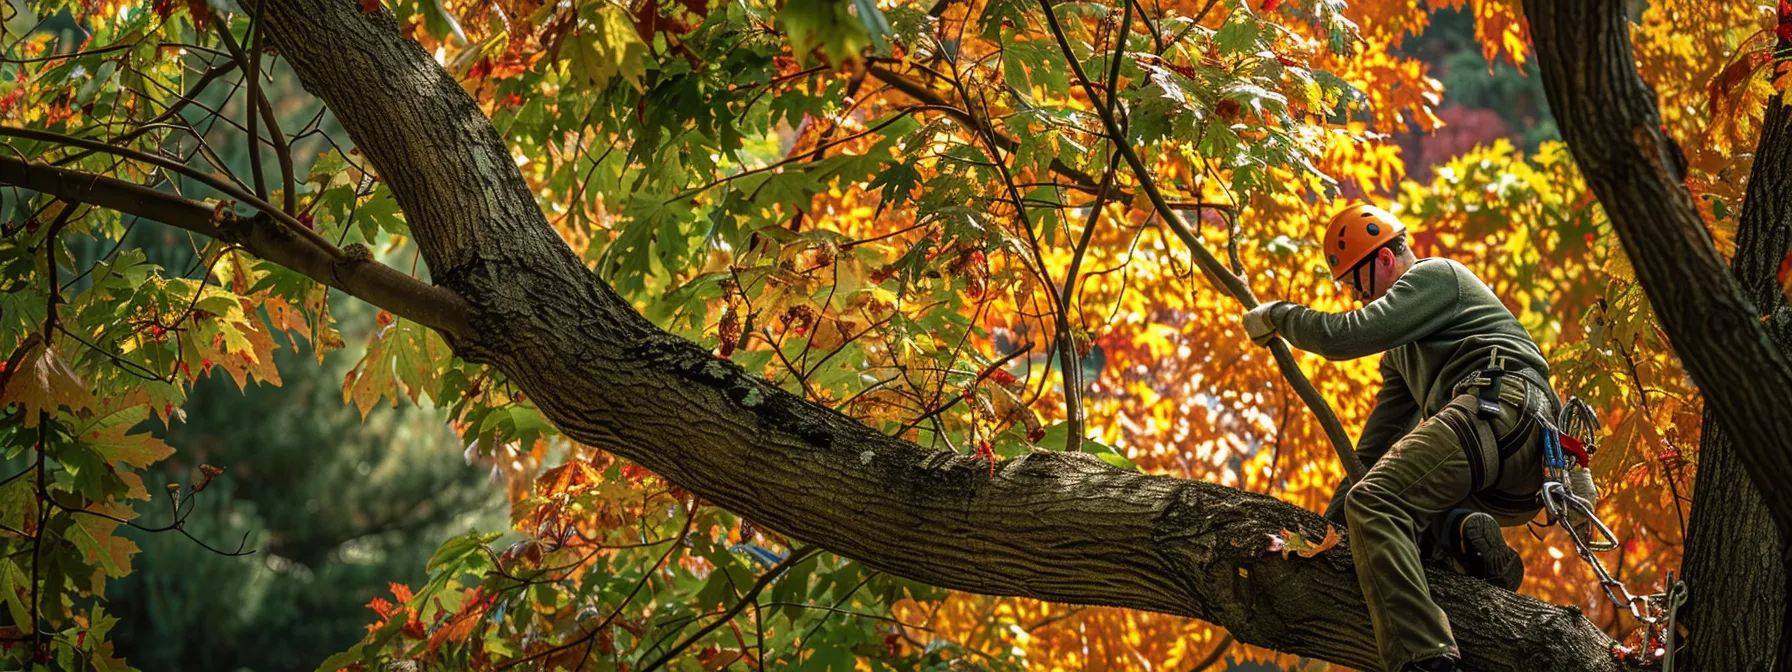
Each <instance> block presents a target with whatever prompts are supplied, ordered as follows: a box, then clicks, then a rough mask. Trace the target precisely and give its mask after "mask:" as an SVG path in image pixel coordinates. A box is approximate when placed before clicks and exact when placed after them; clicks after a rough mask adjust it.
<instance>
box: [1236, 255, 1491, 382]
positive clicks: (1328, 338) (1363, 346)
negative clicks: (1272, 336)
mask: <svg viewBox="0 0 1792 672" xmlns="http://www.w3.org/2000/svg"><path fill="white" fill-rule="evenodd" d="M1459 283H1460V281H1459V280H1458V278H1457V277H1456V272H1455V270H1454V269H1452V268H1451V267H1450V263H1449V262H1447V261H1438V262H1434V263H1421V264H1417V265H1415V266H1413V267H1412V269H1410V270H1408V271H1407V272H1406V274H1405V275H1402V276H1401V277H1400V280H1399V281H1398V282H1395V283H1394V286H1393V287H1391V288H1389V289H1388V293H1387V295H1385V296H1383V297H1381V298H1379V299H1376V300H1374V301H1371V302H1369V305H1366V306H1363V307H1362V308H1359V309H1357V310H1353V311H1350V312H1347V313H1322V312H1319V311H1316V310H1312V309H1309V308H1307V307H1306V306H1301V305H1298V304H1293V303H1281V304H1276V306H1275V307H1273V308H1271V309H1270V310H1269V319H1270V321H1272V322H1274V323H1275V326H1276V331H1278V332H1280V333H1281V335H1282V337H1283V338H1286V339H1288V343H1289V344H1290V345H1293V346H1294V347H1297V348H1300V349H1302V350H1305V351H1307V352H1311V353H1315V354H1318V355H1320V356H1322V357H1325V358H1326V359H1356V358H1358V357H1367V356H1369V355H1372V354H1375V353H1377V352H1386V351H1388V350H1392V349H1394V348H1397V347H1399V346H1402V345H1405V344H1407V343H1411V342H1413V341H1415V340H1418V339H1420V338H1423V337H1424V336H1425V335H1427V334H1430V333H1431V332H1433V331H1436V330H1437V329H1438V328H1440V327H1442V326H1444V325H1445V324H1447V323H1448V322H1449V321H1450V318H1451V317H1453V316H1454V315H1455V313H1456V305H1457V303H1458V302H1459V301H1460V298H1461V287H1460V284H1459Z"/></svg>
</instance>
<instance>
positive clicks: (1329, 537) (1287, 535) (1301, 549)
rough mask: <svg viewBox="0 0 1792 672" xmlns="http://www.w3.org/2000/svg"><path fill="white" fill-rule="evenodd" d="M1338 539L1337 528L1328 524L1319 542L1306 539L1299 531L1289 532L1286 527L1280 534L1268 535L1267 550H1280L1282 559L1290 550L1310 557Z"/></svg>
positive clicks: (1331, 545)
mask: <svg viewBox="0 0 1792 672" xmlns="http://www.w3.org/2000/svg"><path fill="white" fill-rule="evenodd" d="M1339 540H1340V537H1339V536H1338V528H1336V527H1333V526H1330V525H1328V526H1326V528H1325V538H1324V539H1321V540H1319V543H1313V542H1311V541H1308V540H1307V538H1306V537H1304V536H1302V535H1301V533H1299V532H1290V531H1288V530H1287V529H1283V530H1282V533H1281V534H1280V535H1275V534H1272V535H1269V548H1268V549H1267V550H1269V551H1271V552H1275V551H1281V552H1282V559H1284V560H1286V559H1288V554H1289V553H1290V552H1293V553H1294V554H1296V555H1299V556H1300V557H1303V558H1311V557H1313V556H1315V555H1319V554H1320V553H1324V552H1325V551H1326V549H1329V548H1331V547H1333V546H1337V545H1338V541H1339Z"/></svg>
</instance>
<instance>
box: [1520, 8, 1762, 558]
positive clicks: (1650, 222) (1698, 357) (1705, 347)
mask: <svg viewBox="0 0 1792 672" xmlns="http://www.w3.org/2000/svg"><path fill="white" fill-rule="evenodd" d="M1626 4H1627V3H1625V2H1624V1H1623V0H1572V1H1558V0H1526V2H1525V3H1524V7H1525V15H1526V16H1527V17H1528V18H1529V20H1530V25H1531V37H1532V40H1533V41H1534V42H1535V45H1536V48H1537V63H1538V67H1539V69H1540V70H1541V71H1542V73H1543V84H1544V89H1545V91H1546V92H1547V93H1548V95H1549V107H1550V111H1551V112H1552V113H1554V115H1555V118H1556V122H1557V123H1558V124H1559V125H1560V126H1561V128H1562V137H1563V138H1564V139H1565V140H1567V142H1568V146H1569V148H1570V149H1572V150H1573V151H1574V159H1575V162H1576V163H1577V164H1578V165H1579V166H1580V170H1581V172H1582V173H1584V174H1585V175H1586V177H1587V183H1588V184H1589V185H1590V186H1592V188H1593V193H1594V194H1596V195H1597V196H1598V197H1599V203H1600V205H1603V206H1604V207H1605V212H1606V215H1607V216H1609V217H1610V218H1611V221H1612V227H1613V228H1614V229H1616V230H1617V232H1618V238H1619V240H1621V241H1623V243H1624V250H1625V252H1626V253H1627V254H1629V255H1630V259H1631V261H1632V262H1633V263H1632V265H1633V266H1635V268H1636V274H1637V278H1638V279H1639V280H1640V281H1641V282H1642V285H1643V290H1644V292H1645V293H1647V294H1648V296H1649V302H1650V303H1651V304H1652V305H1653V307H1654V309H1655V313H1656V315H1657V316H1659V317H1660V319H1661V324H1662V328H1663V329H1664V330H1666V331H1667V334H1668V338H1669V339H1670V340H1671V341H1672V342H1673V344H1674V352H1675V354H1677V355H1679V356H1680V361H1681V363H1682V364H1684V365H1685V366H1686V371H1687V373H1688V374H1690V375H1691V376H1692V379H1693V381H1694V382H1695V383H1697V384H1698V386H1699V391H1700V392H1702V393H1703V394H1704V395H1705V402H1706V408H1708V409H1710V410H1711V411H1712V412H1713V413H1714V414H1715V415H1716V417H1717V420H1718V422H1719V423H1720V424H1721V425H1722V426H1723V428H1724V431H1725V433H1726V434H1728V435H1730V436H1731V437H1733V438H1734V439H1735V447H1736V452H1737V454H1738V456H1739V457H1740V458H1741V460H1742V462H1743V464H1745V465H1747V466H1748V470H1747V471H1748V474H1749V476H1750V478H1751V479H1752V480H1753V481H1754V483H1755V486H1756V487H1757V488H1759V489H1760V491H1761V493H1762V495H1763V496H1765V498H1766V500H1767V502H1768V506H1769V507H1770V508H1771V510H1772V512H1773V517H1774V521H1775V523H1776V524H1777V525H1778V526H1779V528H1780V530H1781V531H1782V532H1783V533H1785V532H1792V487H1789V486H1788V484H1792V412H1788V410H1787V409H1792V365H1788V363H1787V358H1786V356H1785V353H1782V352H1781V351H1780V350H1779V348H1777V347H1775V346H1774V344H1773V342H1772V341H1771V340H1770V339H1769V337H1768V333H1767V329H1766V327H1765V326H1764V325H1763V324H1762V323H1761V318H1762V316H1763V315H1765V314H1766V313H1767V311H1770V310H1772V306H1765V307H1757V306H1756V305H1754V304H1753V303H1752V302H1751V301H1749V299H1748V297H1746V296H1745V295H1744V294H1743V291H1742V288H1741V286H1740V285H1738V284H1737V282H1736V280H1735V278H1734V277H1733V276H1732V275H1731V274H1730V269H1729V267H1728V266H1727V265H1725V263H1724V260H1723V257H1722V256H1720V255H1718V253H1717V248H1716V247H1715V246H1714V245H1713V244H1712V241H1711V235H1710V233H1709V232H1708V231H1706V229H1705V224H1704V221H1703V220H1701V219H1700V218H1699V214H1698V211H1697V210H1696V209H1695V208H1694V206H1693V202H1692V199H1691V197H1690V196H1688V194H1687V192H1686V189H1685V188H1684V186H1683V185H1682V180H1683V179H1684V174H1683V172H1684V170H1685V160H1684V159H1683V158H1682V157H1681V155H1680V150H1679V148H1678V146H1677V145H1675V144H1674V141H1673V139H1672V138H1670V137H1668V136H1667V135H1666V133H1665V132H1664V131H1663V130H1662V127H1661V117H1660V115H1659V113H1658V111H1657V109H1656V104H1655V93H1654V91H1652V90H1650V88H1649V86H1648V85H1647V84H1646V83H1644V82H1643V79H1642V76H1641V75H1639V74H1638V73H1637V70H1636V66H1635V60H1634V57H1633V55H1632V53H1631V48H1630V31H1629V28H1630V27H1629V23H1628V20H1627V18H1626V11H1625V7H1626ZM1752 192H1753V190H1752V189H1751V194H1750V197H1751V198H1753V196H1754V195H1753V193H1752Z"/></svg>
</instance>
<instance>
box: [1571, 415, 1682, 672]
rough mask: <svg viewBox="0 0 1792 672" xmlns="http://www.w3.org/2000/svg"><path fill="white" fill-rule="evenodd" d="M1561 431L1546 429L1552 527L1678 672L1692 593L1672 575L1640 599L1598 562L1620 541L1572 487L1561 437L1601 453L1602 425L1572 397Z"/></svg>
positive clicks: (1668, 671)
mask: <svg viewBox="0 0 1792 672" xmlns="http://www.w3.org/2000/svg"><path fill="white" fill-rule="evenodd" d="M1557 422H1558V425H1559V426H1560V427H1561V429H1556V428H1555V427H1550V428H1546V429H1545V432H1544V446H1543V447H1544V470H1545V480H1544V482H1543V506H1544V509H1545V510H1546V511H1548V513H1549V522H1550V523H1552V524H1559V525H1561V527H1562V529H1564V530H1567V531H1568V538H1569V539H1570V540H1572V541H1573V542H1574V551H1575V554H1576V555H1579V556H1580V558H1581V560H1583V561H1585V562H1586V563H1587V565H1588V566H1589V567H1592V568H1593V574H1594V575H1596V576H1598V578H1599V587H1600V589H1601V590H1603V591H1605V596H1606V599H1608V600H1610V601H1611V603H1612V606H1614V607H1617V608H1619V609H1626V610H1628V611H1629V612H1630V615H1631V616H1632V617H1634V618H1636V620H1637V622H1639V623H1642V624H1643V625H1644V627H1646V628H1647V629H1648V632H1647V633H1646V635H1647V636H1646V638H1645V641H1647V642H1648V643H1651V644H1652V643H1654V642H1655V641H1657V639H1658V638H1657V637H1656V636H1655V635H1656V633H1657V632H1660V633H1661V636H1660V637H1659V641H1661V642H1662V648H1661V650H1660V651H1659V652H1651V653H1654V654H1655V655H1657V656H1659V657H1660V658H1661V660H1662V672H1673V665H1674V635H1675V634H1676V633H1675V627H1676V626H1675V621H1676V620H1677V618H1678V616H1679V609H1680V605H1681V604H1683V603H1685V602H1686V596H1687V587H1686V582H1685V581H1678V580H1675V578H1674V574H1673V573H1672V572H1669V573H1668V575H1667V586H1668V588H1667V592H1664V593H1657V594H1653V595H1636V594H1633V593H1631V592H1630V589H1629V587H1627V586H1625V585H1624V582H1623V581H1619V580H1618V579H1615V578H1613V577H1612V575H1611V572H1609V571H1607V570H1606V568H1605V563H1604V562H1601V561H1600V560H1599V557H1598V556H1597V555H1594V553H1595V552H1596V551H1609V550H1612V549H1615V548H1617V547H1618V545H1619V542H1618V539H1617V535H1615V534H1613V533H1612V530H1611V528H1609V527H1606V525H1605V522H1604V521H1601V520H1600V519H1599V515H1598V513H1597V512H1595V511H1594V507H1593V504H1592V503H1591V502H1588V501H1586V500H1584V499H1581V498H1579V497H1576V496H1575V495H1574V493H1572V492H1570V491H1569V490H1568V486H1567V470H1568V460H1567V456H1566V455H1564V454H1563V453H1562V444H1561V435H1562V434H1564V433H1566V434H1568V435H1569V436H1572V437H1574V438H1576V439H1579V440H1580V441H1581V443H1582V444H1583V445H1585V446H1586V449H1587V454H1588V455H1591V454H1593V452H1594V451H1596V450H1597V449H1598V448H1597V445H1596V444H1595V443H1594V442H1595V440H1596V439H1597V436H1598V428H1599V420H1598V416H1597V415H1595V414H1594V413H1593V409H1592V407H1591V406H1588V405H1587V403H1586V402H1585V401H1582V400H1581V399H1580V398H1579V397H1570V398H1569V399H1568V403H1566V404H1564V405H1563V406H1562V412H1561V414H1560V416H1559V417H1558V418H1557ZM1571 517H1584V518H1585V520H1586V521H1587V523H1588V524H1587V526H1586V527H1587V534H1585V535H1582V534H1581V530H1580V529H1579V527H1580V526H1578V525H1575V524H1572V523H1571V522H1570V520H1571Z"/></svg>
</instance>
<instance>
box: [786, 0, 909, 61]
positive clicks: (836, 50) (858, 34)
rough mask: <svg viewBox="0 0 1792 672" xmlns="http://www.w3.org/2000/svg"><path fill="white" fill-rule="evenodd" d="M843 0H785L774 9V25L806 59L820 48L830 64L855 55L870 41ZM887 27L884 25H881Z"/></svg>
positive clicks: (798, 55) (860, 22) (868, 35)
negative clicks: (775, 17) (776, 23)
mask: <svg viewBox="0 0 1792 672" xmlns="http://www.w3.org/2000/svg"><path fill="white" fill-rule="evenodd" d="M849 6H850V5H848V4H847V3H846V2H844V0H789V1H788V2H785V3H784V8H783V9H780V10H778V28H779V29H781V30H783V31H784V34H785V35H789V36H790V45H791V49H792V51H794V52H796V54H797V57H798V58H800V59H802V60H804V61H807V60H808V59H809V52H811V51H813V50H815V49H816V48H820V49H821V51H822V53H823V55H825V56H826V57H827V59H828V61H829V62H830V63H832V64H834V65H839V64H841V63H845V62H846V61H849V60H852V59H854V58H856V57H857V56H858V54H859V51H860V50H862V49H864V48H865V46H866V45H868V44H870V42H871V36H870V34H868V33H867V32H866V30H865V23H864V22H863V21H860V20H859V19H857V18H854V17H853V16H852V13H851V12H850V11H848V10H847V7H849ZM884 28H885V29H886V32H887V29H888V24H887V23H886V24H884Z"/></svg>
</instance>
